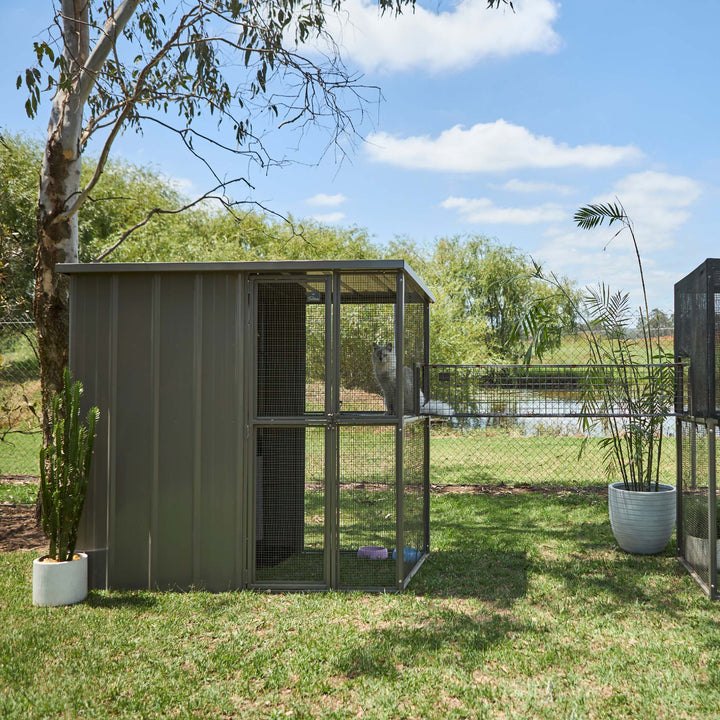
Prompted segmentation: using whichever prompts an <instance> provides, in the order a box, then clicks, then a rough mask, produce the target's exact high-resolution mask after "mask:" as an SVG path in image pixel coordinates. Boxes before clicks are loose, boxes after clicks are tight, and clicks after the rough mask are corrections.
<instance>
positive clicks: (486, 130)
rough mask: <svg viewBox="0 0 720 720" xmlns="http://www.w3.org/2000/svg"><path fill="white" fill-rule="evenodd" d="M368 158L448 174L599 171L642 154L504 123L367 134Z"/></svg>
mask: <svg viewBox="0 0 720 720" xmlns="http://www.w3.org/2000/svg"><path fill="white" fill-rule="evenodd" d="M366 148H367V152H368V153H369V155H370V158H371V159H372V160H375V161H376V162H384V163H388V164H391V165H398V166H400V167H404V168H410V169H423V170H436V171H446V172H472V173H475V172H498V171H505V170H514V169H517V168H559V167H569V166H580V167H586V168H603V167H610V166H612V165H616V164H618V163H621V162H624V161H626V160H633V159H635V158H638V157H640V156H641V152H640V150H638V149H637V148H636V147H634V146H632V145H576V146H574V147H571V146H569V145H568V144H567V143H558V142H556V141H555V140H554V139H553V138H551V137H546V136H542V135H533V134H532V133H531V132H530V131H529V130H527V129H526V128H524V127H522V126H520V125H513V124H512V123H509V122H506V121H505V120H502V119H500V120H496V121H495V122H492V123H478V124H477V125H473V126H472V127H471V128H465V127H463V126H462V125H456V126H455V127H452V128H450V129H449V130H444V131H443V132H442V133H440V135H439V136H438V137H436V138H431V137H430V136H429V135H416V136H410V137H407V138H399V137H393V136H392V135H389V134H388V133H385V132H379V133H373V134H371V135H370V136H368V142H367V144H366Z"/></svg>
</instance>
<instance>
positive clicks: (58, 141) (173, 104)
mask: <svg viewBox="0 0 720 720" xmlns="http://www.w3.org/2000/svg"><path fill="white" fill-rule="evenodd" d="M412 2H413V0H379V2H378V8H379V11H380V13H381V14H385V13H387V14H395V13H399V12H401V11H402V9H403V8H404V7H406V6H408V5H412ZM502 3H505V4H508V5H510V6H512V3H511V2H509V0H487V5H488V7H493V6H499V5H501V4H502ZM342 6H343V0H330V2H322V0H310V2H306V1H305V0H277V1H276V2H272V3H268V2H262V1H261V0H249V1H248V2H244V3H241V2H238V0H214V1H213V2H212V3H206V2H203V0H192V1H191V0H187V1H186V2H181V3H177V2H170V0H122V1H121V2H118V3H117V4H116V2H115V0H94V1H93V0H54V2H53V8H54V10H55V21H54V25H53V26H52V27H51V28H50V33H49V37H48V39H46V40H45V41H42V42H37V43H36V44H35V52H36V56H37V65H36V66H35V67H33V68H30V69H28V70H27V71H26V72H25V74H24V75H22V76H20V77H19V78H18V87H20V86H22V85H23V84H24V85H25V86H26V87H27V90H28V93H29V97H28V100H27V103H26V109H27V111H28V113H29V114H30V115H31V116H34V115H35V114H36V113H37V112H38V109H39V107H40V101H41V90H42V89H43V88H46V89H47V90H49V91H50V92H51V93H52V98H53V99H52V109H51V112H50V122H49V126H48V134H47V140H46V144H45V150H44V153H43V163H42V169H41V174H40V192H39V200H38V209H37V261H36V266H35V267H36V273H35V296H34V313H35V321H36V326H37V332H38V340H39V348H40V360H41V378H42V388H43V409H44V417H45V418H47V417H48V409H49V407H50V398H51V397H52V394H53V392H54V391H56V390H59V389H60V387H61V384H62V370H63V367H64V366H65V365H66V364H67V351H68V281H67V279H66V278H64V277H63V276H61V275H58V274H57V273H56V272H55V265H56V263H59V262H75V261H77V260H78V259H79V257H80V255H79V233H78V211H79V210H80V208H81V207H82V206H83V205H84V204H85V203H87V202H88V201H89V199H90V198H91V197H92V195H93V193H94V192H95V190H96V187H97V185H98V182H99V180H100V178H101V177H102V174H103V172H104V171H105V169H106V166H107V163H108V159H109V156H110V152H111V150H112V146H113V142H114V141H115V139H116V138H117V136H118V135H119V134H120V133H121V132H123V131H124V130H126V129H128V128H131V129H135V130H137V131H141V130H142V129H143V127H145V126H147V125H148V124H155V125H158V126H161V127H163V128H165V129H167V130H168V131H169V132H170V133H172V134H174V135H175V137H176V138H177V139H178V140H179V142H180V143H182V144H183V145H184V146H185V147H186V149H187V150H188V151H189V152H190V153H191V155H192V156H194V157H195V158H196V159H198V161H199V162H201V163H204V164H205V165H206V166H207V167H208V168H209V169H210V170H211V171H212V167H211V166H210V163H209V161H208V160H207V155H206V150H207V149H208V147H209V146H214V147H215V148H221V149H223V150H226V151H227V152H229V153H231V154H234V155H243V156H245V157H246V158H247V159H248V160H249V161H251V162H256V163H259V164H260V165H262V166H268V165H271V164H273V163H276V162H279V159H277V158H273V157H272V155H271V154H270V153H269V152H268V150H267V148H266V146H265V145H264V144H263V140H262V139H261V135H260V133H256V132H255V131H254V123H255V122H256V121H257V120H258V119H259V118H267V117H271V118H274V122H275V123H276V124H277V123H279V124H280V126H285V125H292V126H295V127H304V126H306V125H308V124H323V125H325V126H326V127H327V128H328V129H329V131H330V140H331V142H332V141H333V140H338V138H339V137H340V136H341V135H343V134H344V133H352V131H353V121H352V117H351V116H350V115H349V114H348V112H347V111H346V108H348V107H351V106H356V105H357V104H358V102H359V103H360V104H362V103H363V102H364V100H365V96H364V90H365V89H366V88H363V87H362V85H360V84H359V82H358V79H357V77H353V76H352V75H351V74H350V73H349V72H348V71H347V70H346V69H345V67H344V65H343V64H342V61H341V58H340V57H339V55H338V54H337V53H334V54H331V55H330V56H329V57H325V58H319V59H318V58H317V54H316V53H314V54H312V55H310V54H309V52H308V53H305V52H304V48H307V47H308V45H307V43H308V42H312V41H313V40H314V39H315V38H317V37H323V36H325V37H326V39H327V40H329V41H330V42H329V43H328V47H330V48H334V47H336V46H335V45H334V44H333V43H332V38H331V37H327V31H326V18H327V17H328V15H329V14H330V13H335V12H338V11H340V10H341V8H342ZM351 101H352V102H351ZM170 110H171V111H172V114H173V115H174V116H175V117H176V121H175V120H171V119H170V117H169V115H168V111H170ZM203 113H209V114H211V115H213V116H214V117H215V118H217V122H218V124H219V125H225V126H229V129H230V133H231V135H230V137H224V136H223V135H221V134H214V133H213V135H212V136H210V135H207V134H203V133H202V132H200V131H199V130H198V129H196V125H195V123H194V120H195V119H196V118H197V116H199V115H201V114H203ZM91 140H94V141H96V142H98V143H99V147H100V150H99V153H98V157H97V164H96V167H95V171H94V173H93V174H92V176H91V177H90V179H89V180H88V181H87V182H83V183H81V162H82V157H83V153H84V152H85V150H86V148H87V147H88V143H89V142H90V141H91ZM237 165H239V163H237V162H236V163H235V166H237ZM221 177H224V176H223V175H222V174H221V173H219V172H216V173H215V178H216V181H217V182H216V185H215V187H214V188H213V189H211V190H210V191H208V194H212V195H217V196H219V197H220V198H221V199H222V200H223V202H225V204H226V206H227V207H228V208H232V207H233V206H234V203H233V202H232V201H231V200H230V199H229V196H228V194H227V192H228V189H229V186H231V185H232V184H233V183H237V182H239V181H241V180H242V178H239V177H233V178H232V179H230V180H224V179H221ZM44 426H45V427H44V434H45V439H46V441H47V440H49V434H48V428H47V423H46V422H45V423H44Z"/></svg>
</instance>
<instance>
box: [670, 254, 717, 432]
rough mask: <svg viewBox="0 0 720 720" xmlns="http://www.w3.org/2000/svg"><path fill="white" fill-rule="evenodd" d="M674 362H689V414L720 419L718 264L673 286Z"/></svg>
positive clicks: (708, 263) (712, 263)
mask: <svg viewBox="0 0 720 720" xmlns="http://www.w3.org/2000/svg"><path fill="white" fill-rule="evenodd" d="M675 358H676V359H677V360H684V359H686V358H688V359H689V360H690V367H689V373H690V376H689V396H688V399H689V413H688V414H690V415H692V416H694V417H704V418H705V417H714V418H720V407H719V405H720V385H719V384H720V372H719V370H720V260H718V259H707V260H705V262H704V263H702V265H700V266H699V267H697V268H696V269H695V270H693V271H692V272H691V273H689V274H688V275H686V276H685V277H684V278H683V279H682V280H680V281H679V282H678V283H676V284H675Z"/></svg>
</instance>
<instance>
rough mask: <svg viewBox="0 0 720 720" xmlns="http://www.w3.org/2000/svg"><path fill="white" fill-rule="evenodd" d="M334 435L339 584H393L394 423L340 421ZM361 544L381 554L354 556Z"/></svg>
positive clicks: (366, 585) (342, 585)
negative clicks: (337, 440) (337, 470)
mask: <svg viewBox="0 0 720 720" xmlns="http://www.w3.org/2000/svg"><path fill="white" fill-rule="evenodd" d="M339 435H340V447H339V450H340V452H339V461H340V462H339V466H340V486H339V518H340V528H339V530H340V532H339V547H340V587H343V588H366V587H371V588H380V587H387V588H393V587H395V585H396V581H395V564H394V563H393V560H392V551H393V550H394V549H395V522H396V517H395V508H396V505H395V428H394V427H391V426H381V427H377V426H375V427H362V426H356V427H342V428H340V433H339ZM361 548H363V549H365V554H367V555H373V554H374V555H378V554H383V555H384V554H385V553H384V552H383V551H382V550H380V548H382V549H384V550H386V551H387V558H385V557H358V554H359V553H358V551H359V550H360V549H361ZM369 548H378V550H377V551H375V550H369ZM361 554H362V553H361Z"/></svg>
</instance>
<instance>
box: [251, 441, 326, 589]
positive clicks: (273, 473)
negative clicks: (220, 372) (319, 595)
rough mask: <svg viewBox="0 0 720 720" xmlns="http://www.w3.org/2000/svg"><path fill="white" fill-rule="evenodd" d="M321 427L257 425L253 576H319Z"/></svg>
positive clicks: (321, 570) (321, 565)
mask: <svg viewBox="0 0 720 720" xmlns="http://www.w3.org/2000/svg"><path fill="white" fill-rule="evenodd" d="M324 438H325V430H324V428H319V427H318V428H295V427H291V428H259V429H258V431H257V459H256V463H257V481H256V505H255V507H256V511H255V517H256V520H255V541H256V542H255V568H256V571H255V579H256V581H257V582H260V583H263V582H271V583H288V582H290V583H295V582H312V583H315V582H318V583H319V582H323V580H324V579H325V578H324V555H323V551H324V548H325V439H324Z"/></svg>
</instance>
